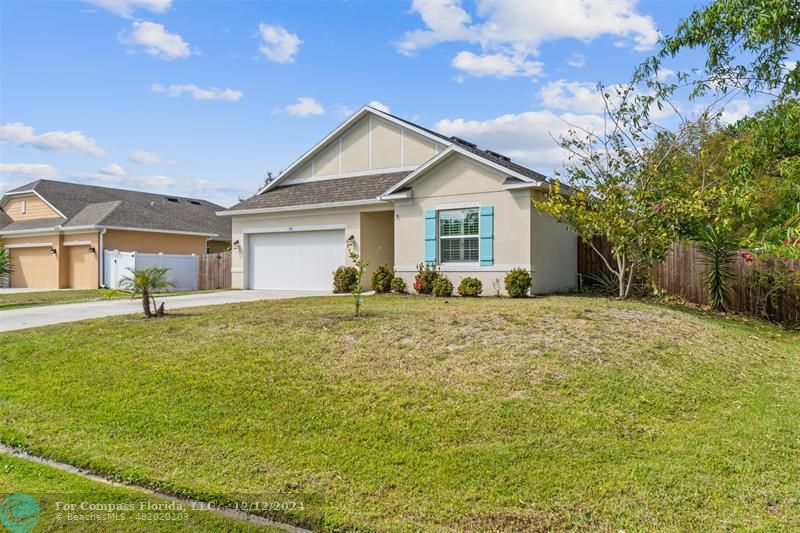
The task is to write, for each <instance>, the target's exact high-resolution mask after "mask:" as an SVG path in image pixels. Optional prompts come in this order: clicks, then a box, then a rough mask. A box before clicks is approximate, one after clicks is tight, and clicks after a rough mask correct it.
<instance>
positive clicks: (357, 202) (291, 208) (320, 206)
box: [217, 197, 386, 217]
mask: <svg viewBox="0 0 800 533" xmlns="http://www.w3.org/2000/svg"><path fill="white" fill-rule="evenodd" d="M385 203H386V202H385V201H384V200H383V199H382V198H381V197H376V198H369V199H365V200H348V201H346V202H326V203H321V204H303V205H287V206H281V207H257V208H253V209H231V210H228V211H217V215H219V216H221V217H232V216H236V215H259V214H263V213H283V212H286V211H307V210H310V209H330V208H335V207H358V206H361V205H380V204H385Z"/></svg>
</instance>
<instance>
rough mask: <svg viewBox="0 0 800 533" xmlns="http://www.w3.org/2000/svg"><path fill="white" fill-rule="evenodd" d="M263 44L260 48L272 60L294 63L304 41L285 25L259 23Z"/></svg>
mask: <svg viewBox="0 0 800 533" xmlns="http://www.w3.org/2000/svg"><path fill="white" fill-rule="evenodd" d="M258 33H259V35H260V36H261V46H259V47H258V49H259V50H260V51H261V53H262V54H264V56H265V57H266V58H267V59H269V60H270V61H274V62H276V63H294V60H295V59H296V58H297V53H298V52H299V51H300V45H301V44H303V41H302V40H301V39H300V38H299V37H298V36H297V35H296V34H294V33H290V32H289V31H287V30H286V28H284V27H283V26H273V25H270V24H263V23H262V24H259V25H258Z"/></svg>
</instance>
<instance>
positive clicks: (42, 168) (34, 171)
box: [0, 163, 58, 179]
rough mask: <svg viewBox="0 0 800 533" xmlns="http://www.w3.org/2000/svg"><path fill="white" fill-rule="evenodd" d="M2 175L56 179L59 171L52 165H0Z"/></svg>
mask: <svg viewBox="0 0 800 533" xmlns="http://www.w3.org/2000/svg"><path fill="white" fill-rule="evenodd" d="M0 174H5V175H9V176H22V177H25V178H35V179H44V178H53V177H55V176H56V174H58V171H57V170H56V167H54V166H52V165H44V164H41V163H0Z"/></svg>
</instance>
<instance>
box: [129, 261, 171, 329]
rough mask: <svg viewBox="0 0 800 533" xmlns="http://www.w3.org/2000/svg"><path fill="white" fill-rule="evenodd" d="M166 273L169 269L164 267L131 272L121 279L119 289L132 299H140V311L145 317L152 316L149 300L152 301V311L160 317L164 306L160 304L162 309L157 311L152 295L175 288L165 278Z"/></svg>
mask: <svg viewBox="0 0 800 533" xmlns="http://www.w3.org/2000/svg"><path fill="white" fill-rule="evenodd" d="M167 272H169V268H166V267H148V268H139V269H136V270H132V271H131V273H130V274H129V275H128V276H125V277H124V278H122V280H121V281H120V284H119V288H120V289H122V290H124V291H128V292H130V293H131V295H132V296H134V297H135V296H141V297H142V309H143V311H144V316H145V317H147V318H150V317H152V316H153V311H151V310H150V300H152V301H153V310H154V311H156V314H157V315H158V316H160V315H162V314H163V313H164V309H163V306H164V304H163V303H162V304H161V306H162V308H161V309H158V308H157V307H156V299H155V296H154V294H155V293H157V292H163V291H166V290H168V289H171V288H173V287H175V283H173V282H172V280H171V279H169V278H168V277H167Z"/></svg>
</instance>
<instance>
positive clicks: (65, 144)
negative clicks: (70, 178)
mask: <svg viewBox="0 0 800 533" xmlns="http://www.w3.org/2000/svg"><path fill="white" fill-rule="evenodd" d="M0 142H7V143H11V144H14V145H16V146H34V147H36V148H39V149H40V150H55V151H56V152H83V153H84V154H88V155H91V156H94V157H102V156H103V155H105V151H104V150H103V149H101V148H99V147H98V146H97V143H96V142H95V140H94V139H90V138H89V137H86V136H85V135H84V134H83V133H81V132H80V131H48V132H47V133H41V134H38V135H37V134H36V133H34V130H33V128H32V127H30V126H26V125H25V124H23V123H22V122H11V123H8V124H4V125H2V126H0Z"/></svg>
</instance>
